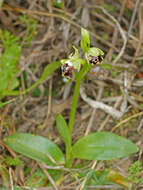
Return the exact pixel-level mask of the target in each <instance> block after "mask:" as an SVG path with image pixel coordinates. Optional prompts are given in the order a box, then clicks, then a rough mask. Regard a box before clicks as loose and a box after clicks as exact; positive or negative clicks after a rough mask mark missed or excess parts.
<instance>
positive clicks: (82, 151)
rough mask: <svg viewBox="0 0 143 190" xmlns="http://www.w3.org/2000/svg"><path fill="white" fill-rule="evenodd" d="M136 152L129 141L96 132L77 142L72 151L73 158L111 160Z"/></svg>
mask: <svg viewBox="0 0 143 190" xmlns="http://www.w3.org/2000/svg"><path fill="white" fill-rule="evenodd" d="M137 151H138V147H137V146H136V145H135V144H133V143H132V142H131V141H129V140H127V139H125V138H123V137H121V136H118V135H115V134H113V133H109V132H97V133H93V134H90V135H88V136H86V137H83V138H81V139H80V140H78V141H77V142H76V143H75V144H74V145H73V149H72V153H73V157H74V158H81V159H86V160H111V159H116V158H121V157H125V156H128V155H130V154H132V153H135V152H137Z"/></svg>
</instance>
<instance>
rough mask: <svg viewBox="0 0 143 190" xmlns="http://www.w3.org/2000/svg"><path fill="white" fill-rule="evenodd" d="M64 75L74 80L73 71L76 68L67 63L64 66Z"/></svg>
mask: <svg viewBox="0 0 143 190" xmlns="http://www.w3.org/2000/svg"><path fill="white" fill-rule="evenodd" d="M61 69H62V75H63V76H65V77H66V78H69V79H72V78H73V69H74V67H73V66H71V65H69V64H68V63H65V64H63V65H62V68H61Z"/></svg>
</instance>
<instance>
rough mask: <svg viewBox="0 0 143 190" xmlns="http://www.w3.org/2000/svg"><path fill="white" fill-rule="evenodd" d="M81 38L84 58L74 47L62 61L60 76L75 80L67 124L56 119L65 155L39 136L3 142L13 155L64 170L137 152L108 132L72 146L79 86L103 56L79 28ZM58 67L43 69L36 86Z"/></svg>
mask: <svg viewBox="0 0 143 190" xmlns="http://www.w3.org/2000/svg"><path fill="white" fill-rule="evenodd" d="M81 36H82V38H81V43H80V45H81V49H82V51H83V53H84V58H81V57H79V51H78V49H77V48H76V47H74V50H75V52H74V53H73V54H71V55H69V57H68V59H64V60H62V61H61V63H62V75H63V76H64V77H66V78H68V80H73V81H75V88H74V95H73V101H72V106H71V111H70V116H69V122H68V123H67V122H66V121H65V119H64V118H63V117H62V115H57V117H56V125H57V129H58V132H59V134H60V136H61V138H62V140H63V142H64V144H65V152H66V153H65V156H64V153H63V152H62V151H61V149H60V148H59V147H58V146H57V145H56V144H55V143H53V142H52V141H50V140H48V139H47V138H44V137H41V136H37V135H33V134H29V133H16V134H13V135H10V136H8V137H6V139H5V142H6V144H8V145H9V146H10V147H11V148H12V149H13V150H15V151H16V152H18V153H21V154H23V155H25V156H27V157H29V158H32V159H34V160H37V161H39V162H43V163H45V164H48V165H57V164H62V165H65V166H66V167H73V166H74V165H73V163H74V162H73V161H74V159H76V158H79V159H83V160H111V159H117V158H122V157H125V156H128V155H130V154H132V153H135V152H137V151H138V147H137V146H136V145H135V144H133V143H132V142H131V141H129V140H127V139H125V138H123V137H120V136H118V135H116V134H113V133H109V132H97V133H92V134H89V135H88V136H85V137H82V138H81V139H79V140H78V141H77V142H75V144H73V143H72V133H73V126H74V120H75V114H76V108H77V102H78V96H79V89H80V84H81V82H82V81H83V80H84V78H85V75H86V73H87V72H88V71H89V70H90V69H91V67H92V66H95V65H96V64H98V63H100V62H101V61H102V60H103V55H104V53H103V51H102V50H100V49H99V48H95V47H90V36H89V33H88V31H87V30H85V29H82V30H81ZM59 65H61V64H59V62H58V63H55V66H54V67H53V65H51V64H50V66H49V67H48V68H46V69H45V70H44V72H43V74H42V76H41V78H40V79H39V81H38V83H36V85H37V84H39V83H40V82H42V81H43V80H44V79H45V77H47V75H48V74H51V72H53V71H54V70H55V69H57V68H58V67H59ZM49 68H51V70H50V69H49ZM33 87H35V84H34V85H33V86H32V88H33Z"/></svg>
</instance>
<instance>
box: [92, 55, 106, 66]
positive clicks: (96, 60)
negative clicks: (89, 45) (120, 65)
mask: <svg viewBox="0 0 143 190" xmlns="http://www.w3.org/2000/svg"><path fill="white" fill-rule="evenodd" d="M88 58H89V63H90V64H91V65H93V66H95V65H97V64H99V63H101V62H102V61H103V57H102V56H101V55H98V56H97V57H94V56H92V55H89V57H88Z"/></svg>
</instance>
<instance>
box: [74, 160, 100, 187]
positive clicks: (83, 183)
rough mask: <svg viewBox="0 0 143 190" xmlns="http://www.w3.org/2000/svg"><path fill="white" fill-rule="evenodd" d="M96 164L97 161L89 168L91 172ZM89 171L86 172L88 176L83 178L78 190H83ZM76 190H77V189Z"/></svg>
mask: <svg viewBox="0 0 143 190" xmlns="http://www.w3.org/2000/svg"><path fill="white" fill-rule="evenodd" d="M96 164H97V161H94V163H93V164H92V167H91V170H94V168H95V166H96ZM89 173H90V171H89V172H88V174H87V175H86V176H85V178H84V180H83V182H82V185H81V186H80V189H79V190H83V188H84V186H85V185H86V181H87V178H88V175H89ZM77 189H78V188H77Z"/></svg>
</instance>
